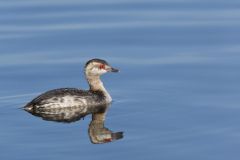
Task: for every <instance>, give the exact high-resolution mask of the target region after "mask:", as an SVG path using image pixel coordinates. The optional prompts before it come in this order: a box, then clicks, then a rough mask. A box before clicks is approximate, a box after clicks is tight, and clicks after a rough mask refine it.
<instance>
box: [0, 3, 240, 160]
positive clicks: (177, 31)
mask: <svg viewBox="0 0 240 160" xmlns="http://www.w3.org/2000/svg"><path fill="white" fill-rule="evenodd" d="M0 22H1V23H0V88H1V90H0V126H1V127H0V159H8V160H19V159H23V160H32V159H34V160H37V159H39V160H40V159H41V160H42V159H59V160H63V159H69V160H75V159H80V158H81V159H85V160H88V159H89V160H90V159H93V160H94V159H108V158H109V159H110V158H112V159H115V160H118V159H131V160H132V159H138V160H146V159H158V160H159V159H165V160H173V159H184V160H193V159H194V160H203V159H204V160H207V159H209V160H226V159H236V160H238V159H239V156H240V153H239V147H240V126H239V123H240V116H239V115H240V85H239V82H240V74H239V68H240V63H239V62H240V54H239V51H240V44H239V42H240V36H239V35H240V29H239V28H240V1H237V0H230V1H223V0H212V1H207V0H201V1H200V0H168V1H166V0H122V1H113V0H102V1H97V0H92V1H87V0H81V1H79V0H58V1H55V0H41V1H34V0H22V1H19V0H11V1H4V0H1V1H0ZM94 57H98V58H102V59H106V60H107V61H109V62H110V64H111V65H113V66H114V67H117V68H119V69H120V70H121V72H120V73H118V74H108V75H104V77H103V81H104V83H105V86H106V88H107V89H108V90H109V92H110V93H111V95H112V97H113V99H114V102H113V104H112V105H111V107H110V109H109V110H108V113H107V116H106V121H105V126H106V127H108V128H109V129H111V130H113V131H124V138H123V139H121V140H118V141H115V142H112V143H107V144H102V145H100V144H99V145H96V144H92V143H91V142H90V140H89V137H88V125H89V123H90V121H91V116H87V117H86V118H85V119H84V120H80V121H77V122H75V123H70V124H64V123H56V122H51V121H43V120H42V119H41V118H39V117H34V116H32V115H30V114H28V113H27V112H25V111H23V110H22V109H21V107H22V106H24V105H25V104H26V103H27V102H29V101H30V100H31V99H33V98H34V97H35V96H37V95H38V94H40V93H42V92H44V91H46V90H50V89H54V88H61V87H80V88H84V89H87V88H88V86H87V83H86V81H85V79H84V77H83V66H84V63H85V62H86V61H87V60H88V59H91V58H94Z"/></svg>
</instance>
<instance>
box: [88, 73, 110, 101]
mask: <svg viewBox="0 0 240 160" xmlns="http://www.w3.org/2000/svg"><path fill="white" fill-rule="evenodd" d="M86 77H87V81H88V84H89V86H90V90H92V91H102V92H103V94H104V96H105V97H106V101H107V103H110V102H111V101H112V97H111V96H110V94H109V93H108V92H107V90H106V89H105V87H104V85H103V82H102V81H101V79H100V76H88V75H86Z"/></svg>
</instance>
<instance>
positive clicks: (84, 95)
mask: <svg viewBox="0 0 240 160" xmlns="http://www.w3.org/2000/svg"><path fill="white" fill-rule="evenodd" d="M106 103H107V101H106V97H105V96H104V94H103V93H102V92H101V91H90V90H89V91H85V90H80V89H76V88H61V89H55V90H51V91H48V92H46V93H43V94H42V95H40V96H38V97H36V98H35V99H33V100H32V101H31V102H30V103H28V104H27V105H26V106H25V107H24V109H25V110H28V111H31V110H35V111H36V110H41V111H47V110H51V109H62V108H70V107H73V108H79V107H80V108H82V112H87V110H88V106H96V105H103V104H106Z"/></svg>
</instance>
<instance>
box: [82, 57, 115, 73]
mask: <svg viewBox="0 0 240 160" xmlns="http://www.w3.org/2000/svg"><path fill="white" fill-rule="evenodd" d="M118 71H119V70H118V69H115V68H113V67H111V66H110V65H109V64H108V63H107V62H106V61H105V60H102V59H97V58H96V59H91V60H89V61H88V62H87V63H86V65H85V74H86V75H87V76H100V75H102V74H104V73H107V72H118Z"/></svg>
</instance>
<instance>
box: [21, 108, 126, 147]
mask: <svg viewBox="0 0 240 160" xmlns="http://www.w3.org/2000/svg"><path fill="white" fill-rule="evenodd" d="M108 108H109V105H101V106H93V107H89V108H88V113H85V114H83V112H82V108H81V107H66V108H54V109H48V110H41V109H40V108H39V109H37V110H27V109H25V111H27V112H29V113H31V114H32V115H34V116H38V117H41V118H42V119H43V120H47V121H54V122H63V123H71V122H76V121H78V120H80V119H83V118H84V117H85V116H86V115H87V114H92V121H91V122H90V124H89V128H88V135H89V138H90V141H91V142H92V143H93V144H102V143H108V142H112V141H115V140H119V139H121V138H123V132H112V131H111V130H109V129H108V128H106V127H105V126H104V122H105V117H106V113H107V110H108Z"/></svg>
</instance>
